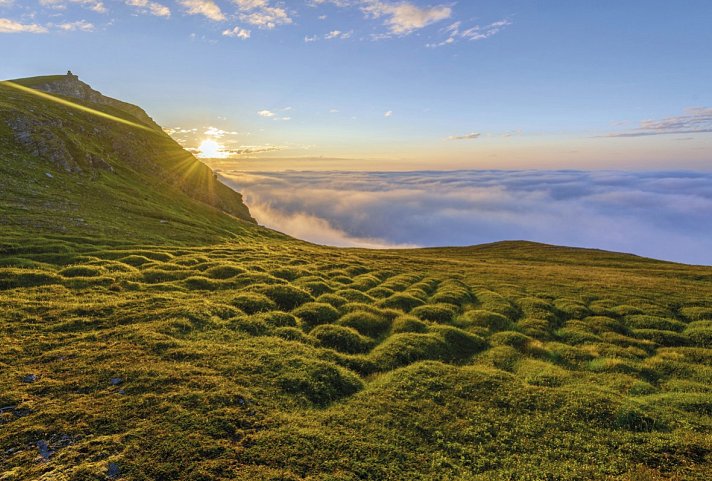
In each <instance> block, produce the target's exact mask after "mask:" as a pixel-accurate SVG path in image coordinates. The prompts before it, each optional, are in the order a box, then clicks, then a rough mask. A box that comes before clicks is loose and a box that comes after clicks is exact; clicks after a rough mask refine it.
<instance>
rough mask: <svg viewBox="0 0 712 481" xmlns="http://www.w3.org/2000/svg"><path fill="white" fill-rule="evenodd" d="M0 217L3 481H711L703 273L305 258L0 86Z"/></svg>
mask: <svg viewBox="0 0 712 481" xmlns="http://www.w3.org/2000/svg"><path fill="white" fill-rule="evenodd" d="M28 82H29V83H28V85H31V81H28ZM78 102H79V103H82V102H81V101H78ZM92 108H97V109H100V110H104V111H106V112H109V113H111V114H112V115H116V116H121V117H123V118H127V119H129V120H139V119H136V118H133V117H131V116H130V115H129V114H128V113H126V112H124V111H121V110H120V109H112V108H111V107H108V106H98V105H94V106H92ZM18 119H21V120H19V121H18ZM18 122H19V125H21V126H22V125H25V126H27V127H26V129H25V131H27V132H29V133H28V136H27V137H26V138H24V139H25V140H24V141H22V142H21V141H18V133H17V132H18V130H17V125H18ZM23 122H24V123H23ZM13 126H14V127H13ZM13 129H14V130H13ZM23 132H24V131H23ZM28 139H29V140H28ZM43 149H44V150H43ZM46 149H50V150H49V151H48V150H46ZM63 149H64V150H63ZM65 150H66V152H67V157H66V158H64V157H62V159H65V160H66V161H67V162H69V163H70V164H69V166H70V167H71V168H69V169H68V168H65V167H62V165H61V164H58V163H57V162H53V161H51V160H48V156H49V157H51V155H50V154H52V153H54V152H59V151H61V152H64V151H65ZM129 154H130V155H129ZM62 155H64V153H62ZM97 157H100V158H101V159H102V161H103V162H104V163H106V164H108V165H110V166H111V169H108V168H106V167H102V168H98V167H97V164H98V162H96V161H95V160H93V159H96V158H97ZM101 165H102V166H103V164H101ZM0 214H1V217H0V480H2V481H19V480H43V481H49V480H52V481H69V480H73V481H74V480H77V481H80V480H81V481H89V480H107V479H122V480H137V481H138V480H142V481H144V480H145V481H148V480H181V481H182V480H185V481H188V480H190V481H209V480H236V479H245V480H273V481H277V480H282V481H296V480H309V481H326V480H340V481H341V480H343V481H346V480H423V481H425V480H443V481H444V480H453V481H454V480H482V481H484V480H522V481H524V480H531V481H534V480H581V481H584V480H611V481H614V480H620V481H623V480H626V481H658V480H700V481H702V480H708V479H710V478H711V477H712V460H711V459H710V453H711V452H712V436H711V433H712V429H711V428H712V268H711V267H704V266H688V265H682V264H674V263H669V262H662V261H656V260H651V259H645V258H640V257H636V256H632V255H626V254H617V253H610V252H604V251H595V250H585V249H573V248H564V247H555V246H549V245H543V244H536V243H530V242H501V243H496V244H490V245H482V246H476V247H467V248H438V249H417V250H364V249H338V248H329V247H322V246H317V245H313V244H309V243H306V242H303V241H299V240H296V239H292V238H290V237H287V236H285V235H283V234H279V233H276V232H274V231H271V230H268V229H265V228H262V227H259V226H257V225H256V224H254V223H253V222H252V219H251V218H250V216H249V213H248V212H247V209H246V208H245V207H244V206H243V205H242V203H241V199H240V197H239V196H237V194H233V193H232V191H229V189H227V188H226V187H224V186H222V184H219V182H217V180H216V179H215V178H214V176H213V175H212V173H211V172H210V171H209V170H208V169H207V167H205V166H204V165H203V164H201V163H200V162H198V161H197V160H196V159H195V158H194V157H192V156H191V155H190V154H188V153H187V152H185V151H183V150H182V149H181V148H180V147H179V146H178V145H177V144H175V143H174V142H173V141H172V140H171V139H170V138H169V137H168V136H166V135H165V134H163V133H162V132H159V131H153V132H149V131H145V130H137V129H132V128H131V127H130V126H127V125H119V124H113V123H111V121H110V120H106V119H99V118H96V117H94V116H92V115H90V114H88V113H84V112H81V111H79V110H76V109H70V108H68V107H66V106H62V105H59V104H52V103H49V102H47V101H45V100H42V99H37V98H34V97H33V96H32V95H31V94H28V93H24V92H20V91H17V90H14V89H11V88H10V87H7V86H5V85H0ZM239 217H241V218H239ZM258 220H259V219H258Z"/></svg>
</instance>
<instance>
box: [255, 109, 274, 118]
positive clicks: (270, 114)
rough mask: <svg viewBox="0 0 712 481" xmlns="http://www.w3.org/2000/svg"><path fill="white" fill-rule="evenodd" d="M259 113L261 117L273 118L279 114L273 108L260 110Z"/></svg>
mask: <svg viewBox="0 0 712 481" xmlns="http://www.w3.org/2000/svg"><path fill="white" fill-rule="evenodd" d="M257 115H259V116H260V117H266V118H272V117H274V116H276V115H277V114H275V113H274V112H272V111H271V110H260V111H259V112H257Z"/></svg>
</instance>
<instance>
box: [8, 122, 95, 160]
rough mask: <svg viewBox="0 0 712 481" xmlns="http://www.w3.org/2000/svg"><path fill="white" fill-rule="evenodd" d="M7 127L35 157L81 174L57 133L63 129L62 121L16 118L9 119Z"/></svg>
mask: <svg viewBox="0 0 712 481" xmlns="http://www.w3.org/2000/svg"><path fill="white" fill-rule="evenodd" d="M7 125H8V127H10V129H11V130H12V132H13V133H14V134H15V138H16V139H17V141H18V142H19V143H20V144H21V145H23V146H24V147H25V148H26V149H27V150H28V151H29V152H30V153H31V154H32V155H34V156H35V157H39V158H42V159H46V160H49V161H50V162H52V163H53V164H56V165H57V166H58V167H60V168H61V169H63V170H65V171H67V172H81V170H82V169H81V168H80V167H79V165H78V164H77V162H76V160H75V159H74V158H73V157H72V154H71V153H70V151H69V149H68V148H67V144H66V142H65V141H64V139H62V138H60V137H59V136H58V135H57V134H56V133H55V131H58V130H60V129H62V121H61V120H58V119H53V120H39V119H37V118H34V117H30V116H16V117H14V118H10V119H8V120H7Z"/></svg>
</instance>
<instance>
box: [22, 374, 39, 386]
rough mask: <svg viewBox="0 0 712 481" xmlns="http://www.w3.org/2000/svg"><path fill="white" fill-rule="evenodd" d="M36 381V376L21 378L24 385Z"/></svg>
mask: <svg viewBox="0 0 712 481" xmlns="http://www.w3.org/2000/svg"><path fill="white" fill-rule="evenodd" d="M36 380H37V375H36V374H27V375H25V376H22V382H26V383H28V384H29V383H33V382H35V381H36Z"/></svg>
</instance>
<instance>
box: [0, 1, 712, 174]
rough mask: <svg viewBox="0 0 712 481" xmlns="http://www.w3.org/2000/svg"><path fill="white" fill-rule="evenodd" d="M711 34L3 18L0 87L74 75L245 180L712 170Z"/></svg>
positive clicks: (223, 16) (610, 27)
mask: <svg viewBox="0 0 712 481" xmlns="http://www.w3.org/2000/svg"><path fill="white" fill-rule="evenodd" d="M711 20H712V2H709V1H706V0H705V1H702V0H700V1H692V0H690V1H680V2H669V1H665V2H663V1H650V0H647V1H637V0H630V1H625V2H620V1H612V0H611V1H607V0H602V1H597V2H578V1H576V2H573V1H557V0H549V1H544V2H533V1H514V0H496V1H459V2H455V1H453V2H438V1H416V0H408V1H398V0H395V1H390V0H311V1H308V0H297V1H283V2H279V1H274V0H231V1H230V0H158V1H156V2H153V1H150V0H101V1H100V0H0V51H2V52H3V59H2V62H0V77H2V78H17V77H24V76H32V75H41V74H48V73H63V72H64V71H66V70H67V69H68V68H71V69H72V70H73V71H74V72H75V73H77V74H79V75H80V77H81V78H82V79H84V80H85V81H87V82H89V83H90V84H92V86H94V87H95V88H97V89H99V90H101V91H102V92H104V93H106V94H108V95H111V96H114V97H118V98H121V99H125V100H128V101H131V102H133V103H137V104H139V105H141V106H142V107H144V108H145V109H146V110H147V111H148V112H149V113H150V114H151V115H152V116H153V117H154V118H155V119H156V120H157V121H158V122H159V123H161V124H162V125H163V126H164V127H166V128H168V129H170V130H169V131H170V132H171V133H172V135H173V136H174V137H175V138H176V139H178V140H179V141H180V142H181V143H183V145H185V146H186V147H187V148H190V149H194V151H195V152H196V153H198V154H199V155H202V156H204V157H225V158H224V159H223V160H222V162H224V163H225V165H228V166H230V167H235V166H237V167H239V168H245V169H253V170H272V169H273V170H281V169H287V168H296V169H301V168H309V169H321V168H324V169H349V170H358V169H363V170H416V169H424V168H428V169H453V168H576V169H579V168H617V169H618V168H621V169H709V168H710V166H712V162H711V161H712V158H710V152H712V88H710V85H712V62H710V61H709V52H710V51H712V28H710V21H711Z"/></svg>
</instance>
